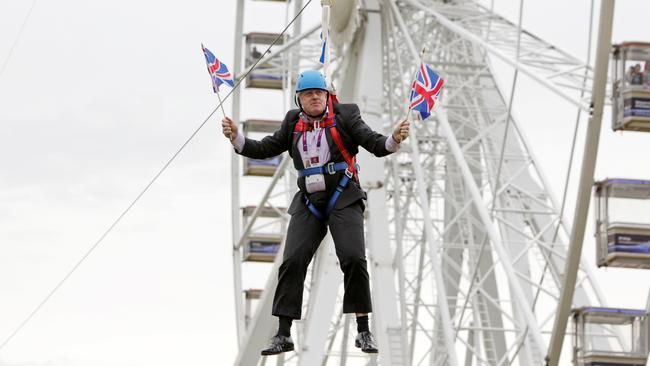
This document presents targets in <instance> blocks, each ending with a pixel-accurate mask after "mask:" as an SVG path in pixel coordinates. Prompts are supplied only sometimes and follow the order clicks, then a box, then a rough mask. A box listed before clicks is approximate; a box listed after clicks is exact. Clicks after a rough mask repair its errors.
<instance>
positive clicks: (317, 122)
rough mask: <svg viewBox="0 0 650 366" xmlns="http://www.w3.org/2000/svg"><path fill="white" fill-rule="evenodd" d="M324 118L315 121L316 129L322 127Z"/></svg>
mask: <svg viewBox="0 0 650 366" xmlns="http://www.w3.org/2000/svg"><path fill="white" fill-rule="evenodd" d="M322 122H323V120H318V121H314V129H316V128H321V127H322V126H321V125H322Z"/></svg>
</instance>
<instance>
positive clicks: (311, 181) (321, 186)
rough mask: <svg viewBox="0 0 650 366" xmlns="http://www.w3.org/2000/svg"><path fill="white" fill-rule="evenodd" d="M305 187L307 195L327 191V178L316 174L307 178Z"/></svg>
mask: <svg viewBox="0 0 650 366" xmlns="http://www.w3.org/2000/svg"><path fill="white" fill-rule="evenodd" d="M305 186H306V187H307V193H314V192H321V191H324V190H325V176H323V175H322V174H314V175H310V176H307V177H305Z"/></svg>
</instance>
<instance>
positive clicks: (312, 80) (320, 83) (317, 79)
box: [296, 70, 328, 93]
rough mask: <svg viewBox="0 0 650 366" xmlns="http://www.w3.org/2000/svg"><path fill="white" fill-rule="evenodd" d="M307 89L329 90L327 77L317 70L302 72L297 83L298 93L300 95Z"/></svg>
mask: <svg viewBox="0 0 650 366" xmlns="http://www.w3.org/2000/svg"><path fill="white" fill-rule="evenodd" d="M307 89H320V90H325V91H328V90H327V82H326V81H325V76H323V74H321V73H320V71H316V70H307V71H304V72H302V73H301V74H300V75H299V76H298V82H297V83H296V93H300V92H301V91H303V90H307Z"/></svg>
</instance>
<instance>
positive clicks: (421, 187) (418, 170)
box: [411, 132, 459, 366]
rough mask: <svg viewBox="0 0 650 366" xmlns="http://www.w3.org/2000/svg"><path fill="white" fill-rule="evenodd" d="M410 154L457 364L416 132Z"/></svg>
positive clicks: (445, 325)
mask: <svg viewBox="0 0 650 366" xmlns="http://www.w3.org/2000/svg"><path fill="white" fill-rule="evenodd" d="M411 138H412V140H411V147H412V150H411V156H412V160H413V161H414V162H415V163H414V164H413V171H414V172H415V179H416V180H417V189H418V194H419V196H420V205H421V207H422V215H423V217H424V232H425V235H426V238H427V242H428V243H429V256H430V258H431V259H430V260H431V263H432V267H433V272H434V279H435V284H436V288H435V290H436V294H437V298H438V307H439V308H440V312H439V314H440V320H441V323H442V327H441V328H442V332H443V336H444V341H445V346H446V347H447V355H448V359H449V365H451V366H458V365H459V363H458V357H457V356H456V347H455V346H454V329H453V325H452V322H451V318H450V313H449V304H448V300H447V299H448V298H447V291H446V286H445V282H444V279H443V277H442V266H441V262H442V261H441V260H440V259H439V257H438V253H441V251H440V248H439V247H438V243H437V242H436V240H435V236H434V232H433V228H432V223H431V222H432V221H431V211H430V209H429V201H428V199H427V192H426V188H425V187H426V184H427V183H426V181H425V178H424V172H423V171H422V167H421V166H420V164H419V162H420V149H419V146H418V139H417V132H414V133H412V134H411Z"/></svg>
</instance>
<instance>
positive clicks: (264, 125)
mask: <svg viewBox="0 0 650 366" xmlns="http://www.w3.org/2000/svg"><path fill="white" fill-rule="evenodd" d="M281 124H282V121H270V120H259V119H249V120H247V121H245V122H244V123H243V125H244V127H243V130H244V136H246V137H251V134H255V133H259V134H262V135H268V134H272V133H273V132H275V131H277V130H278V129H280V125H281ZM243 161H244V175H254V176H262V177H270V176H273V174H275V171H276V170H277V168H278V166H279V165H280V162H282V155H277V156H274V157H272V158H268V159H251V158H247V157H244V158H243Z"/></svg>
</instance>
